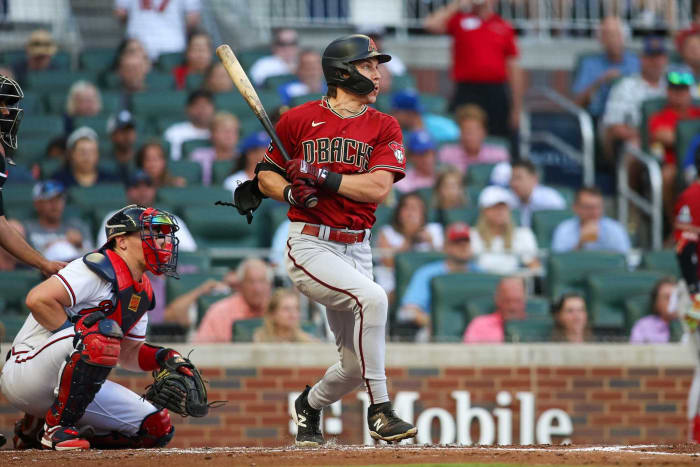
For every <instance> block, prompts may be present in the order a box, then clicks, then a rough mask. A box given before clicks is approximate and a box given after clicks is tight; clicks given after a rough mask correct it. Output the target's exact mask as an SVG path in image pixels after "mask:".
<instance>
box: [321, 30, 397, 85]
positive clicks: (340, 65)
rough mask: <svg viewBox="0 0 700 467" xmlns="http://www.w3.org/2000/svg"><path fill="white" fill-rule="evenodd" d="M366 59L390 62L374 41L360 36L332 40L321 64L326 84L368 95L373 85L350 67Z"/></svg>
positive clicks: (353, 67)
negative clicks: (353, 63)
mask: <svg viewBox="0 0 700 467" xmlns="http://www.w3.org/2000/svg"><path fill="white" fill-rule="evenodd" d="M367 58H376V59H377V60H379V63H385V62H388V61H389V60H391V55H387V54H383V53H380V52H379V51H378V50H377V46H376V45H375V44H374V41H373V40H372V39H370V38H369V37H368V36H365V35H362V34H352V35H349V36H343V37H341V38H339V39H336V40H334V41H333V42H331V43H330V44H328V47H326V50H325V51H324V52H323V59H322V62H321V63H322V65H323V76H324V77H325V78H326V83H328V84H335V85H337V86H340V87H342V88H344V89H347V90H348V91H350V92H353V93H355V94H360V95H365V94H369V93H370V92H372V91H373V90H374V83H373V82H372V80H371V79H369V78H366V77H365V76H362V74H361V73H360V72H359V71H357V68H355V66H354V65H352V62H355V61H358V60H364V59H367Z"/></svg>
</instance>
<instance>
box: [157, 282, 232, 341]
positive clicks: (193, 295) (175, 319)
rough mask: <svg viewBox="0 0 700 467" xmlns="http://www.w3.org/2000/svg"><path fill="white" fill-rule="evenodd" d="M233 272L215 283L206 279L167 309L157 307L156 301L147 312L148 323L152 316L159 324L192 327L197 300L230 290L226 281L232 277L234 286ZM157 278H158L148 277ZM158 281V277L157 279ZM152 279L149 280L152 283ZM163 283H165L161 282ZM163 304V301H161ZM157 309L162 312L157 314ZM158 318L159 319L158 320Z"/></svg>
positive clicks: (170, 304)
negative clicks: (152, 307) (154, 305)
mask: <svg viewBox="0 0 700 467" xmlns="http://www.w3.org/2000/svg"><path fill="white" fill-rule="evenodd" d="M235 275H236V274H235V272H234V271H232V272H230V273H229V274H227V275H226V277H224V280H223V281H217V280H214V279H207V280H206V281H204V282H203V283H201V284H200V285H199V286H197V287H195V288H194V289H192V290H190V291H189V292H186V293H184V294H182V295H180V296H178V297H176V298H175V299H174V300H171V301H170V302H169V303H168V304H167V307H166V306H165V305H161V306H160V307H159V306H158V301H157V300H156V308H154V309H153V310H151V311H149V312H148V322H149V323H151V315H154V321H155V322H156V323H157V322H161V323H176V324H178V325H180V327H182V328H184V329H189V328H190V326H191V325H192V317H193V316H195V315H196V308H193V307H195V306H196V304H197V300H199V298H200V297H202V296H204V295H208V294H210V293H212V292H215V291H217V290H218V291H223V290H227V291H228V290H231V287H229V286H228V285H227V283H228V281H227V279H228V278H230V277H232V278H233V279H234V280H233V281H232V284H235ZM149 277H158V276H149ZM158 278H159V279H160V277H158ZM152 280H153V279H151V281H152ZM163 282H165V281H163ZM164 295H165V287H164V288H163V295H162V296H164ZM161 302H163V300H161ZM157 308H161V309H162V310H163V311H162V312H158V310H157ZM159 318H160V319H159Z"/></svg>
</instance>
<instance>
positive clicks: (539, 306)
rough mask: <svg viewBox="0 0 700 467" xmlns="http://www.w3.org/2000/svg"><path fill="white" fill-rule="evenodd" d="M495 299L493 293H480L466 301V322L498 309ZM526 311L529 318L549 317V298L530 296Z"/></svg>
mask: <svg viewBox="0 0 700 467" xmlns="http://www.w3.org/2000/svg"><path fill="white" fill-rule="evenodd" d="M493 300H494V299H493V295H480V296H477V297H473V298H469V299H468V300H467V303H466V311H467V315H466V317H467V322H466V323H465V324H469V322H470V321H471V320H472V319H474V318H476V317H477V316H480V315H486V314H489V313H493V312H494V310H495V309H496V305H495V304H494V301H493ZM525 312H526V313H527V316H528V318H532V319H547V318H549V317H550V312H549V300H547V299H546V298H540V297H530V298H528V299H527V303H526V304H525Z"/></svg>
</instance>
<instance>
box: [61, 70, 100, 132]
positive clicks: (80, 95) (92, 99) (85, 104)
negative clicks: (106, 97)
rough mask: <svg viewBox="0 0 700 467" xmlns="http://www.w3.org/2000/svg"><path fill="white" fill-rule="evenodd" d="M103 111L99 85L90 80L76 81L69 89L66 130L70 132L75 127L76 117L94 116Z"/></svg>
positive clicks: (65, 121) (65, 119)
mask: <svg viewBox="0 0 700 467" xmlns="http://www.w3.org/2000/svg"><path fill="white" fill-rule="evenodd" d="M101 111H102V97H101V96H100V91H99V90H98V89H97V87H96V86H95V85H94V84H92V83H90V82H88V81H83V80H80V81H76V82H75V83H73V85H72V86H71V87H70V90H69V91H68V97H67V98H66V113H65V115H64V118H63V121H64V131H65V133H66V134H70V133H71V132H72V131H73V130H74V129H75V128H74V119H75V117H93V116H95V115H98V114H99V113H100V112H101Z"/></svg>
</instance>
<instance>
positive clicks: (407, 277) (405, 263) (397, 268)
mask: <svg viewBox="0 0 700 467" xmlns="http://www.w3.org/2000/svg"><path fill="white" fill-rule="evenodd" d="M444 259H445V254H444V253H442V252H438V251H406V252H403V253H398V254H397V255H396V256H394V275H395V277H396V287H395V288H394V295H395V299H394V302H395V303H396V305H397V306H398V305H399V304H400V303H401V299H402V298H403V295H404V293H405V292H406V289H407V288H408V284H409V283H410V282H411V278H412V277H413V273H414V272H416V270H418V269H419V268H420V267H421V266H424V265H426V264H428V263H433V262H435V261H440V260H444Z"/></svg>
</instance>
